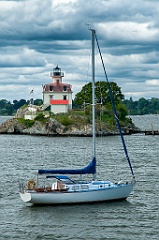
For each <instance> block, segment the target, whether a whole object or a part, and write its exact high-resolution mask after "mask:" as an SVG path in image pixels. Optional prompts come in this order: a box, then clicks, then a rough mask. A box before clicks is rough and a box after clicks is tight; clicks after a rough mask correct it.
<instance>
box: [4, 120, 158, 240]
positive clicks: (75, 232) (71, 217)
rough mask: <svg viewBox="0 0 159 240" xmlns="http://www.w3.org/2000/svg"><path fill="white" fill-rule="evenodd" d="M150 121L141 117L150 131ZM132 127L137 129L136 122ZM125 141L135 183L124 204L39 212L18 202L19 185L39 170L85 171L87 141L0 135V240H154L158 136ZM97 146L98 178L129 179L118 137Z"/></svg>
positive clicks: (88, 154) (88, 157)
mask: <svg viewBox="0 0 159 240" xmlns="http://www.w3.org/2000/svg"><path fill="white" fill-rule="evenodd" d="M133 118H135V117H133ZM149 120H151V121H149ZM149 120H147V116H145V118H144V117H143V121H144V123H145V122H147V124H148V125H151V122H152V121H153V116H152V115H151V119H149ZM0 121H1V122H3V121H4V117H3V118H2V117H0ZM135 123H136V125H137V124H139V125H141V120H140V121H138V116H136V119H135ZM139 125H138V126H139ZM148 125H147V126H148ZM142 126H143V123H142ZM139 127H140V126H139ZM125 141H126V144H127V147H128V152H129V155H130V158H131V161H132V165H133V167H134V172H135V175H136V179H137V183H136V186H135V188H134V192H133V194H132V195H130V197H129V198H128V199H127V201H121V202H112V203H99V204H84V205H73V206H71V205H70V206H44V207H40V206H32V205H25V204H24V203H23V202H22V201H21V200H20V198H19V194H18V183H19V181H23V180H25V179H29V178H32V177H33V176H34V174H35V172H36V170H37V169H39V168H53V166H55V167H58V168H60V167H62V166H65V167H68V166H69V167H72V166H76V167H82V166H85V165H86V164H88V163H89V161H90V160H91V139H90V138H86V139H84V138H80V137H79V138H75V137H72V138H69V137H68V138H58V137H55V138H51V137H33V136H16V135H0V146H1V151H0V167H1V171H0V179H1V181H0V189H1V191H0V239H1V240H6V239H20V240H22V239H25V240H26V239H33V240H40V239H43V240H45V239H53V240H56V239H62V240H65V239H69V240H72V239H77V240H84V239H93V240H94V239H98V240H104V239H109V240H128V239H130V240H134V239H140V240H149V239H151V240H157V239H159V230H158V229H159V223H158V222H159V221H158V220H159V205H158V199H159V195H158V190H159V180H158V172H159V164H158V159H159V147H158V146H159V136H145V135H144V134H136V135H130V136H125ZM97 143H100V144H99V146H100V147H99V148H97V153H100V154H102V157H101V158H98V176H99V178H102V177H103V176H105V180H107V179H109V178H111V180H117V179H119V178H120V177H121V178H124V179H126V178H127V177H129V176H130V171H129V168H128V165H127V162H126V161H125V159H124V157H123V151H122V147H121V144H120V141H119V137H118V136H114V137H105V138H103V139H102V140H100V139H97ZM85 146H86V147H85Z"/></svg>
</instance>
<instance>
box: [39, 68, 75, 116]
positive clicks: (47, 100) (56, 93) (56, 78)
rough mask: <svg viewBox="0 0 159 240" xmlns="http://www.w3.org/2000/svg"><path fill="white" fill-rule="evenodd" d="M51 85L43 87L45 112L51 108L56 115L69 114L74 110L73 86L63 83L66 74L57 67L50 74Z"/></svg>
mask: <svg viewBox="0 0 159 240" xmlns="http://www.w3.org/2000/svg"><path fill="white" fill-rule="evenodd" d="M50 77H51V78H52V82H51V83H47V84H45V85H43V110H45V109H47V108H48V107H49V106H50V111H51V112H52V113H54V114H57V113H67V112H68V111H69V110H71V109H72V86H71V84H68V83H63V82H62V80H63V77H64V73H63V72H61V68H59V67H58V66H56V68H54V69H53V72H51V73H50Z"/></svg>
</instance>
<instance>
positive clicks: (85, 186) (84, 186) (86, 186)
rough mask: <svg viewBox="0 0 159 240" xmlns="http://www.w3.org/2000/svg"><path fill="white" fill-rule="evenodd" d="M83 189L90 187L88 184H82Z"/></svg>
mask: <svg viewBox="0 0 159 240" xmlns="http://www.w3.org/2000/svg"><path fill="white" fill-rule="evenodd" d="M81 189H89V186H88V185H81Z"/></svg>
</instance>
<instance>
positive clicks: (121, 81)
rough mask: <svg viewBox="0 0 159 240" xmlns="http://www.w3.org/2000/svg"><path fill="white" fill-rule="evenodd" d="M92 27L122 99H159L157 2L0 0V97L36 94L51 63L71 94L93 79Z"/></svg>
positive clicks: (100, 71) (99, 69) (99, 78)
mask: <svg viewBox="0 0 159 240" xmlns="http://www.w3.org/2000/svg"><path fill="white" fill-rule="evenodd" d="M88 24H89V25H88ZM90 27H91V28H92V29H95V30H96V33H97V37H98V41H99V45H100V49H101V52H102V55H103V59H104V63H105V67H106V70H107V75H108V78H109V81H114V82H116V83H117V84H118V86H119V87H121V91H122V93H123V94H124V96H125V99H130V97H132V98H133V100H138V99H140V98H142V97H144V98H146V99H151V98H153V97H155V98H159V1H158V0H133V1H130V0H87V1H86V0H43V1H41V0H15V1H10V0H6V1H5V0H4V1H1V0H0V99H7V100H8V101H11V102H12V101H13V100H15V99H17V100H20V99H26V100H29V99H30V98H34V99H37V98H40V99H42V85H44V84H46V83H50V82H52V79H51V77H50V72H52V70H53V68H55V67H56V66H57V65H58V66H59V67H60V68H61V71H62V72H64V75H65V76H64V78H63V82H64V83H69V84H71V85H72V90H73V98H74V97H75V95H76V93H77V92H79V91H80V90H81V89H82V86H84V85H85V84H87V83H88V82H90V81H91V76H90V75H91V60H90V48H91V31H90V30H89V28H90ZM95 52H96V80H97V81H104V80H105V79H104V72H103V69H102V65H101V63H100V59H99V56H98V54H97V49H96V51H95ZM32 90H33V93H32V94H30V92H31V91H32Z"/></svg>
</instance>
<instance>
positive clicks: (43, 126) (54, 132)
mask: <svg viewBox="0 0 159 240" xmlns="http://www.w3.org/2000/svg"><path fill="white" fill-rule="evenodd" d="M21 114H22V112H21V113H20V116H21ZM28 121H29V120H28ZM24 122H25V121H24ZM100 128H101V126H100ZM100 128H99V129H98V130H97V135H98V136H100V135H103V136H108V135H118V134H119V133H118V131H117V129H113V130H110V129H108V128H107V126H106V125H103V126H102V130H101V129H100ZM122 131H123V133H124V134H132V133H139V132H141V131H140V130H139V129H138V128H136V127H135V125H134V124H130V125H129V126H128V127H124V128H122ZM0 134H29V135H43V136H92V125H91V124H87V125H82V126H81V125H80V124H78V125H76V126H75V125H70V126H69V127H66V126H64V125H62V124H61V123H60V122H58V121H57V120H55V119H53V118H48V120H47V121H46V123H43V122H40V121H35V122H34V124H33V125H32V126H31V127H27V126H26V125H25V124H24V123H21V122H20V121H19V120H18V119H17V118H12V119H9V120H8V121H6V122H4V123H2V124H1V125H0Z"/></svg>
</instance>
